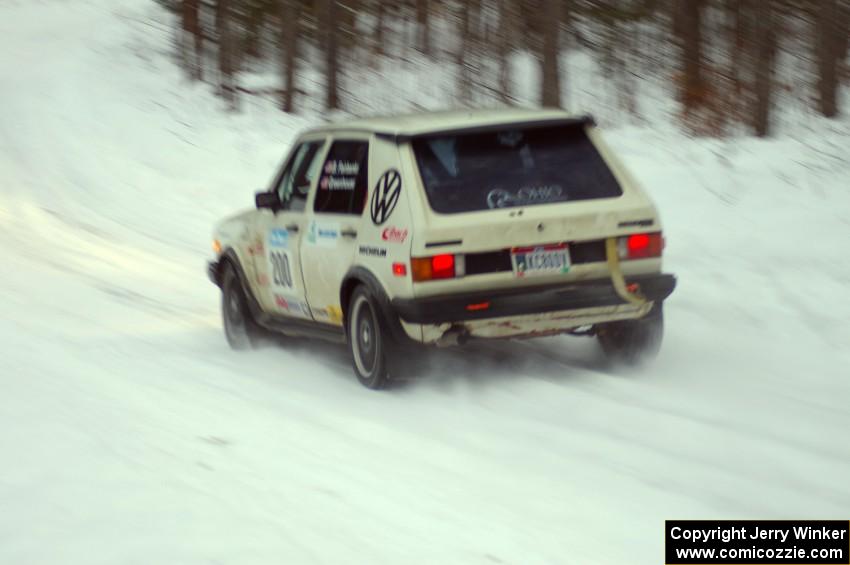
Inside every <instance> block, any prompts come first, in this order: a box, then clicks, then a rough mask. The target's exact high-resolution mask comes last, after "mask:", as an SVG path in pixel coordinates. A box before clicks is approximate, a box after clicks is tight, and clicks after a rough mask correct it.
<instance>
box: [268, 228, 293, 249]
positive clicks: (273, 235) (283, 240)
mask: <svg viewBox="0 0 850 565" xmlns="http://www.w3.org/2000/svg"><path fill="white" fill-rule="evenodd" d="M269 247H289V232H288V231H287V230H285V229H280V228H275V229H273V230H271V231H269Z"/></svg>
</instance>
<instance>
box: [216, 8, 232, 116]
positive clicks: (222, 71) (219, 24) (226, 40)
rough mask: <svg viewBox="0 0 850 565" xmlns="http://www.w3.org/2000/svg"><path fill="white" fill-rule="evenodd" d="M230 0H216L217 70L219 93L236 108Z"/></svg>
mask: <svg viewBox="0 0 850 565" xmlns="http://www.w3.org/2000/svg"><path fill="white" fill-rule="evenodd" d="M231 3H232V0H218V4H217V5H216V15H215V22H216V28H217V30H218V71H219V93H220V94H221V96H222V98H224V99H225V100H226V101H227V103H228V104H229V105H230V108H231V109H235V108H236V84H235V80H234V74H235V72H236V68H235V59H236V57H235V55H236V54H235V41H234V38H233V21H232V19H233V13H232V10H231Z"/></svg>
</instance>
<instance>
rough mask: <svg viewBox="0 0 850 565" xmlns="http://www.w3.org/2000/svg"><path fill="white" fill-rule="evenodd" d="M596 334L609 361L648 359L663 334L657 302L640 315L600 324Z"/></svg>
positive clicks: (660, 313) (623, 362)
mask: <svg viewBox="0 0 850 565" xmlns="http://www.w3.org/2000/svg"><path fill="white" fill-rule="evenodd" d="M596 337H597V339H598V340H599V345H600V346H602V351H604V352H605V356H606V357H607V358H608V359H609V360H610V361H613V362H615V363H620V364H625V365H640V364H641V363H644V362H646V361H651V360H652V359H654V358H655V357H656V356H657V355H658V352H659V350H660V349H661V341H662V339H663V337H664V313H663V310H662V307H661V303H657V304H654V305H653V307H652V310H650V311H649V314H647V315H646V316H644V317H643V318H640V319H637V320H623V321H621V322H609V323H607V324H600V325H599V326H598V327H597V328H596Z"/></svg>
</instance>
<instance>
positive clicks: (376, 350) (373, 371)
mask: <svg viewBox="0 0 850 565" xmlns="http://www.w3.org/2000/svg"><path fill="white" fill-rule="evenodd" d="M379 312H380V311H379V310H378V307H377V305H376V301H375V298H374V297H373V296H372V294H371V293H370V292H369V291H368V290H367V289H366V287H363V286H359V287H357V288H356V289H355V290H354V292H353V293H352V295H351V301H350V302H349V307H348V316H347V323H348V344H349V347H350V348H351V358H352V361H353V365H354V373H355V374H356V375H357V380H358V381H360V384H362V385H363V386H365V387H367V388H371V389H373V390H378V389H382V388H386V386H387V385H388V384H389V382H390V374H389V368H388V363H387V359H388V358H389V355H390V353H391V351H390V349H391V346H392V344H391V341H390V340H389V339H388V336H387V332H386V331H385V330H384V324H383V323H382V320H381V319H380V317H379V316H380V314H379Z"/></svg>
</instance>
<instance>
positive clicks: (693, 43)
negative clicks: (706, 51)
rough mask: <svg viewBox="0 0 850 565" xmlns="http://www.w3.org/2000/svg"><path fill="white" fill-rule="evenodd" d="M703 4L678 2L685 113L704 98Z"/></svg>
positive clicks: (700, 2) (692, 1)
mask: <svg viewBox="0 0 850 565" xmlns="http://www.w3.org/2000/svg"><path fill="white" fill-rule="evenodd" d="M702 2H703V0H686V1H684V2H676V3H675V6H676V7H677V8H678V14H676V15H677V16H678V19H679V21H678V29H679V37H680V43H681V47H682V87H681V88H682V90H681V94H680V98H681V100H682V104H684V106H685V111H686V112H687V111H689V110H692V109H694V108H695V107H696V106H699V105H700V102H701V100H702V98H703V90H704V77H703V72H702V70H703V54H702V14H701V11H702Z"/></svg>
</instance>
